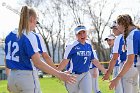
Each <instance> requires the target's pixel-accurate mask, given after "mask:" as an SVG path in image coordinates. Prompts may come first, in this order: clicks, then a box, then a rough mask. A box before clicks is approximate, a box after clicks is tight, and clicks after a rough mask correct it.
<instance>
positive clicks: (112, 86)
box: [109, 77, 119, 90]
mask: <svg viewBox="0 0 140 93" xmlns="http://www.w3.org/2000/svg"><path fill="white" fill-rule="evenodd" d="M118 82H119V78H118V77H116V78H114V79H113V80H111V81H110V85H109V89H110V90H112V89H114V88H116V86H117V85H118Z"/></svg>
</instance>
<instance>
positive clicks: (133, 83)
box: [122, 66, 138, 93]
mask: <svg viewBox="0 0 140 93" xmlns="http://www.w3.org/2000/svg"><path fill="white" fill-rule="evenodd" d="M122 85H123V93H138V70H137V68H136V67H134V66H132V67H131V68H130V69H129V70H128V72H127V73H126V74H125V75H124V76H123V78H122Z"/></svg>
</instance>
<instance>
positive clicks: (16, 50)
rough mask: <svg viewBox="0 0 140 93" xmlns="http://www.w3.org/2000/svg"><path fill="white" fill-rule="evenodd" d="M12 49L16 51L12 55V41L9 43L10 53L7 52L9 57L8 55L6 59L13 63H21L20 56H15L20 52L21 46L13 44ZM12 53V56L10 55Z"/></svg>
mask: <svg viewBox="0 0 140 93" xmlns="http://www.w3.org/2000/svg"><path fill="white" fill-rule="evenodd" d="M12 47H15V49H14V51H13V52H12V53H11V49H10V48H11V41H10V42H8V52H7V55H6V59H9V60H13V61H16V62H19V56H15V54H16V53H17V52H18V51H19V46H18V44H17V42H14V43H13V44H12ZM10 53H11V54H10Z"/></svg>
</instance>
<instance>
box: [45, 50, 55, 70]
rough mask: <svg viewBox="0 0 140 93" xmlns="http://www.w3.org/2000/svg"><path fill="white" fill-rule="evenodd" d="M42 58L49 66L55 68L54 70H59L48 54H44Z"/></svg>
mask: <svg viewBox="0 0 140 93" xmlns="http://www.w3.org/2000/svg"><path fill="white" fill-rule="evenodd" d="M42 57H43V59H44V60H45V62H46V63H47V64H48V65H49V66H51V67H53V68H54V69H57V67H56V66H55V65H54V63H53V61H52V59H51V57H50V56H49V55H48V54H47V53H46V52H43V53H42Z"/></svg>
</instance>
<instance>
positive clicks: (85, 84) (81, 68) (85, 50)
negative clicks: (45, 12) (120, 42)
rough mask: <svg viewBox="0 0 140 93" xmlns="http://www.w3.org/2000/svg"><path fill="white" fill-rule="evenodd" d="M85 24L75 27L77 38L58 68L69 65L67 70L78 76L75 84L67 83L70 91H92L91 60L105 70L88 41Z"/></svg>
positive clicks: (77, 92) (85, 92) (89, 92)
mask: <svg viewBox="0 0 140 93" xmlns="http://www.w3.org/2000/svg"><path fill="white" fill-rule="evenodd" d="M86 31H87V30H86V28H85V26H78V27H76V28H75V34H76V37H77V40H76V41H75V42H74V43H72V44H70V45H67V47H66V50H65V53H64V59H63V60H62V62H61V63H60V65H59V67H58V69H60V70H63V69H64V68H65V67H66V65H67V71H69V72H70V73H71V74H72V75H76V76H77V78H76V79H77V82H76V83H75V84H68V83H66V89H67V91H68V93H79V90H80V92H81V93H92V83H91V82H92V80H91V75H90V73H89V65H90V62H93V63H94V64H95V65H96V66H97V67H98V68H99V69H100V70H101V71H105V69H104V68H103V67H102V65H101V64H99V62H98V61H97V60H96V59H95V58H94V55H93V51H92V46H91V45H90V44H89V43H88V42H87V41H86V39H87V32H86Z"/></svg>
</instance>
